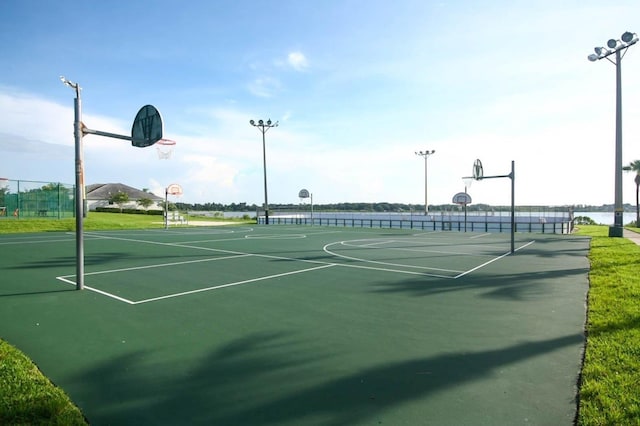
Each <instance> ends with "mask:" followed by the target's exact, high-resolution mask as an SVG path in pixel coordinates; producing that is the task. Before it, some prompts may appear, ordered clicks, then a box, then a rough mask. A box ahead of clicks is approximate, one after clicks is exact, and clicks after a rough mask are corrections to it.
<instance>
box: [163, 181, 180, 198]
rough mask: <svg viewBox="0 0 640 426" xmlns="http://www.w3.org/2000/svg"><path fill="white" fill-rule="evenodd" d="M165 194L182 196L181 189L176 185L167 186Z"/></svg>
mask: <svg viewBox="0 0 640 426" xmlns="http://www.w3.org/2000/svg"><path fill="white" fill-rule="evenodd" d="M166 194H167V195H174V196H180V195H182V187H181V186H180V185H178V184H177V183H172V184H171V185H169V186H167V189H166Z"/></svg>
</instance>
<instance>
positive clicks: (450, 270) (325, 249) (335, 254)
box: [322, 241, 462, 278]
mask: <svg viewBox="0 0 640 426" xmlns="http://www.w3.org/2000/svg"><path fill="white" fill-rule="evenodd" d="M346 242H348V241H341V242H333V243H329V244H327V245H325V246H324V247H323V248H322V250H324V251H325V253H328V254H330V255H333V256H336V257H340V258H343V259H349V260H356V261H358V262H364V263H374V264H376V265H386V266H396V267H400V268H410V269H411V268H412V269H424V270H428V271H441V272H454V273H460V272H462V271H460V270H455V269H443V268H432V267H428V266H415V265H405V264H399V263H391V262H381V261H378V260H367V259H362V258H358V257H351V256H346V255H343V254H338V253H335V252H332V251H331V250H329V248H328V247H329V246H332V245H334V244H342V245H346V244H344V243H346ZM371 269H376V268H371ZM422 274H423V275H427V274H426V273H424V272H423V273H422ZM438 276H441V275H438ZM449 278H451V277H449Z"/></svg>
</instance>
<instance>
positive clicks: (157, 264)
mask: <svg viewBox="0 0 640 426" xmlns="http://www.w3.org/2000/svg"><path fill="white" fill-rule="evenodd" d="M247 256H253V255H252V254H247V253H245V254H236V255H233V256H224V257H210V258H208V259H197V260H184V261H182V262H170V263H156V264H154V265H145V266H132V267H130V268H121V269H107V270H104V271H96V272H85V274H84V275H85V276H88V275H102V274H111V273H113V272H127V271H137V270H140V269H152V268H164V267H165V266H176V265H187V264H189V263H202V262H215V261H217V260H226V259H236V258H238V257H247ZM61 277H62V278H68V277H75V275H62V276H61Z"/></svg>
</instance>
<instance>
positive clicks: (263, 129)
mask: <svg viewBox="0 0 640 426" xmlns="http://www.w3.org/2000/svg"><path fill="white" fill-rule="evenodd" d="M249 124H251V125H252V126H253V127H257V128H258V130H260V133H262V163H263V165H264V223H265V224H266V225H268V224H269V201H268V199H267V151H266V147H265V142H264V134H265V133H267V131H268V130H269V129H270V128H272V127H278V122H277V121H276V122H275V123H271V119H269V120H267V122H266V123H265V122H264V121H263V120H258V122H257V123H256V122H255V121H253V120H249Z"/></svg>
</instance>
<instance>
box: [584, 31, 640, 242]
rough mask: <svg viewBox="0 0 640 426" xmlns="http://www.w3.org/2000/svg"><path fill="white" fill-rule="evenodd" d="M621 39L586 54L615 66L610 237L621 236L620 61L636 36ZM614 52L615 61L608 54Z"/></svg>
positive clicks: (624, 36)
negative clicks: (614, 121)
mask: <svg viewBox="0 0 640 426" xmlns="http://www.w3.org/2000/svg"><path fill="white" fill-rule="evenodd" d="M620 38H621V40H615V39H611V40H609V41H607V47H596V48H595V49H594V50H595V52H596V53H595V54H594V53H592V54H591V55H589V56H588V59H589V60H590V61H591V62H595V61H597V60H600V59H606V60H607V61H609V62H611V63H612V64H614V65H615V66H616V157H615V201H614V216H613V226H612V227H609V236H610V237H622V231H623V223H622V219H623V211H624V210H623V207H622V72H621V61H622V58H623V57H624V55H625V54H626V51H627V48H629V46H632V45H634V44H636V43H637V42H638V36H637V35H636V34H635V33H631V32H629V31H627V32H625V33H624V34H622V36H621V37H620ZM613 54H615V61H613V60H611V58H609V56H611V55H613Z"/></svg>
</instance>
